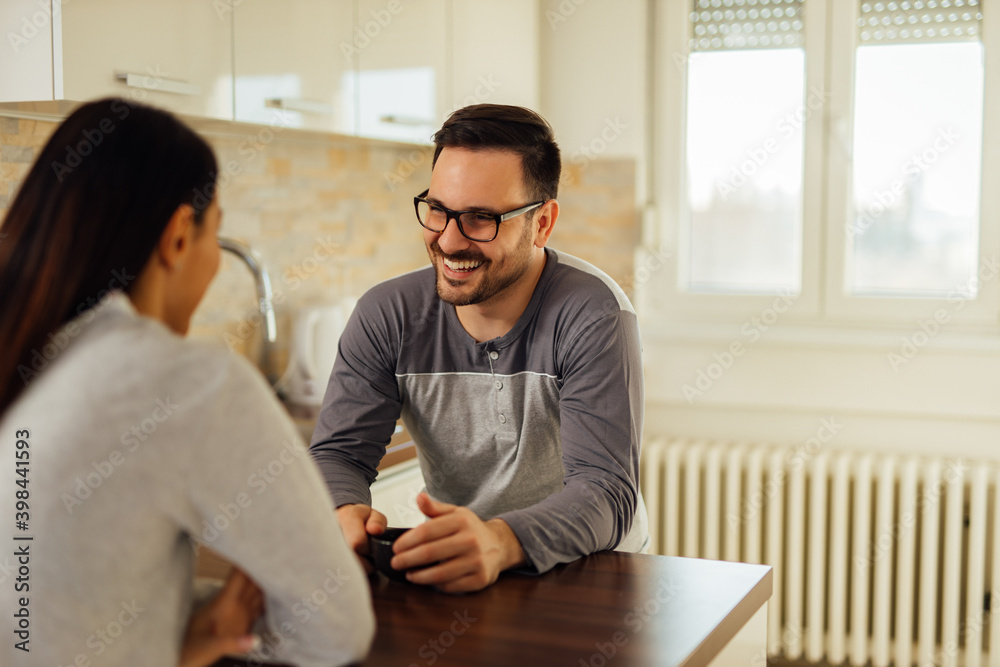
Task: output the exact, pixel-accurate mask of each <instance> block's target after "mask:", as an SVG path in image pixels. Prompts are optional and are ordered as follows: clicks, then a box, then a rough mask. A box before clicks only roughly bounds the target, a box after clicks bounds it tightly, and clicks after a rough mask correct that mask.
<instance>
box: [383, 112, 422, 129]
mask: <svg viewBox="0 0 1000 667" xmlns="http://www.w3.org/2000/svg"><path fill="white" fill-rule="evenodd" d="M379 120H380V121H381V122H383V123H392V124H393V125H410V126H412V127H424V126H425V125H429V126H432V127H433V125H434V121H433V120H429V119H426V118H414V117H413V116H393V115H391V114H390V115H387V116H382V117H380V118H379Z"/></svg>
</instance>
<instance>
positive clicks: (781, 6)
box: [690, 0, 804, 51]
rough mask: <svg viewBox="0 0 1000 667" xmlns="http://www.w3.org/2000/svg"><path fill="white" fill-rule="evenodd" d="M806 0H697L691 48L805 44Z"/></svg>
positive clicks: (758, 47) (692, 15) (737, 48)
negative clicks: (804, 3) (804, 14)
mask: <svg viewBox="0 0 1000 667" xmlns="http://www.w3.org/2000/svg"><path fill="white" fill-rule="evenodd" d="M802 4H803V0H693V2H692V3H691V23H692V26H693V33H694V34H693V35H692V37H691V44H690V46H691V51H736V50H746V49H783V48H801V47H802V46H803V43H804V40H803V35H802Z"/></svg>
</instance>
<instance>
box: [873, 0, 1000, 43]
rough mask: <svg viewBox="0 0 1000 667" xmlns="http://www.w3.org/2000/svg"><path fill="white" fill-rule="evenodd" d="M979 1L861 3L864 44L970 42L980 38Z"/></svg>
mask: <svg viewBox="0 0 1000 667" xmlns="http://www.w3.org/2000/svg"><path fill="white" fill-rule="evenodd" d="M982 20H983V12H982V4H981V0H900V1H895V2H869V1H867V0H864V1H862V2H861V15H860V16H859V17H858V38H859V40H860V43H861V44H863V45H872V46H874V45H878V44H913V43H926V42H969V41H978V40H979V39H980V31H981V24H982Z"/></svg>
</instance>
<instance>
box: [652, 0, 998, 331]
mask: <svg viewBox="0 0 1000 667" xmlns="http://www.w3.org/2000/svg"><path fill="white" fill-rule="evenodd" d="M651 1H652V2H657V4H656V7H655V11H653V12H652V14H653V20H654V22H655V25H654V27H653V38H654V40H655V44H654V48H653V54H654V56H653V57H654V59H655V61H654V63H653V72H654V91H653V95H654V101H653V109H654V111H655V115H654V118H653V120H652V124H653V127H654V135H655V137H656V139H655V143H654V144H653V145H652V146H651V147H650V148H651V156H650V159H651V160H652V163H653V171H654V175H655V176H654V187H655V193H654V194H655V200H656V202H657V205H656V207H655V208H656V214H657V215H656V216H655V219H653V220H651V221H650V223H649V224H651V225H652V226H653V229H651V230H650V229H647V230H646V238H647V239H649V241H650V242H651V244H652V247H653V248H655V250H647V251H646V252H649V253H652V254H653V255H655V257H654V259H655V260H657V261H658V264H657V265H658V266H660V265H661V266H662V267H663V270H660V271H657V272H656V274H655V275H656V280H655V288H654V289H651V290H648V292H649V293H648V294H647V295H645V297H644V298H646V299H647V301H648V302H649V305H651V306H652V309H653V312H655V311H657V310H660V311H661V312H666V313H669V318H670V319H672V320H675V321H679V322H690V323H695V322H698V323H701V322H704V323H711V322H721V321H731V320H732V318H733V316H734V315H739V314H741V313H754V312H759V311H762V310H764V309H766V308H768V307H769V306H770V305H771V304H772V303H773V302H774V299H775V297H776V296H777V295H778V293H770V294H749V295H748V294H706V293H693V292H688V291H686V290H685V289H684V286H683V284H682V282H683V281H682V276H685V275H687V271H686V268H687V267H686V262H687V248H688V241H689V239H688V238H687V231H688V227H689V226H688V224H687V221H689V220H690V213H689V210H688V205H687V183H686V175H687V167H686V154H685V143H686V137H685V135H686V117H685V115H686V90H687V62H688V55H689V40H690V37H691V35H692V28H693V26H692V23H691V21H690V17H689V14H690V12H691V0H651ZM981 9H982V12H983V20H982V33H981V37H982V42H983V50H984V91H983V92H984V96H983V103H984V110H983V153H982V169H981V179H982V187H981V201H980V218H979V265H978V267H977V268H979V267H982V266H984V262H985V261H987V260H994V259H996V260H1000V223H998V222H997V221H1000V3H998V6H993V3H992V2H985V3H984V4H983V5H981ZM859 11H860V9H859V6H858V0H846V1H844V0H837V1H834V0H804V11H803V30H804V32H805V35H804V37H805V40H804V41H805V50H806V68H805V70H806V81H805V90H806V95H807V96H808V95H809V92H810V91H812V90H816V89H819V90H822V91H823V92H824V93H829V97H828V98H827V102H826V104H825V105H824V106H823V107H822V108H821V109H819V110H818V111H816V112H814V113H812V114H811V115H810V117H809V118H808V119H806V122H805V125H804V128H803V129H804V156H803V169H804V173H803V201H802V211H803V218H802V249H801V250H802V275H801V291H800V292H799V294H798V295H794V296H793V297H792V298H793V299H794V304H793V305H792V307H791V308H790V309H789V311H788V313H787V314H785V315H783V316H782V320H783V322H788V323H796V322H799V323H804V324H805V323H809V324H814V323H822V324H848V323H849V324H851V325H854V326H875V327H880V328H885V327H887V326H890V327H893V326H896V327H898V326H900V325H903V326H904V327H909V328H912V326H913V324H914V322H916V321H919V320H921V319H923V318H927V317H928V316H933V315H934V313H936V312H937V311H938V310H939V309H942V308H943V309H945V310H946V312H947V313H948V316H949V320H948V321H949V323H950V324H952V325H956V328H957V329H966V330H977V331H989V332H991V333H995V332H997V331H1000V328H998V326H997V325H998V321H1000V276H996V277H994V278H993V279H991V280H988V281H981V282H980V285H979V291H978V294H977V296H976V298H974V299H967V300H965V301H964V303H963V305H962V306H961V307H956V304H955V302H954V300H952V301H949V300H948V298H947V297H940V298H935V297H913V296H899V297H888V296H886V297H882V296H855V295H851V294H849V293H848V292H847V290H846V280H845V277H846V269H847V261H848V260H849V259H850V257H849V253H850V251H851V245H850V243H849V239H848V237H847V234H846V232H845V229H846V226H845V222H846V221H848V220H849V216H851V215H853V205H852V201H853V192H852V187H853V185H852V181H853V179H852V173H851V147H852V141H853V131H852V127H851V126H852V117H853V93H854V68H855V53H856V47H857V43H858V37H857V24H856V21H857V19H858V15H859ZM989 184H995V185H994V186H993V187H992V188H991V187H988V185H989ZM642 260H643V258H642V257H640V261H642ZM646 261H647V264H649V265H652V264H653V263H654V262H651V261H650V260H649V258H646ZM640 265H641V264H640Z"/></svg>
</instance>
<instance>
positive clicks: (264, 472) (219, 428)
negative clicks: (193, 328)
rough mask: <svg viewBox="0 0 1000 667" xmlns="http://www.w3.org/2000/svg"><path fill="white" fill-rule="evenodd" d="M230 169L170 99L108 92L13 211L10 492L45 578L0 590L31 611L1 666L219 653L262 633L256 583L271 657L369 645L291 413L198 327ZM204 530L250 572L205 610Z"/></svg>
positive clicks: (335, 531)
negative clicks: (199, 545)
mask: <svg viewBox="0 0 1000 667" xmlns="http://www.w3.org/2000/svg"><path fill="white" fill-rule="evenodd" d="M216 172H217V166H216V161H215V157H214V155H213V154H212V151H211V149H210V148H209V147H208V145H207V144H206V143H205V142H204V141H203V140H202V139H200V138H199V137H198V136H197V135H195V134H194V133H193V132H192V131H191V130H190V129H188V128H187V127H185V126H184V125H182V124H181V123H180V122H178V121H177V120H176V119H174V118H173V117H172V116H171V115H170V114H168V113H165V112H162V111H158V110H155V109H152V108H149V107H144V106H139V105H134V104H131V103H127V102H125V101H123V100H102V101H98V102H93V103H90V104H86V105H84V106H82V107H80V108H79V109H78V110H77V111H75V112H74V113H73V114H72V115H71V116H70V117H69V118H68V119H66V121H65V122H64V123H63V124H62V125H60V127H59V128H58V129H56V131H55V133H54V134H53V136H52V138H51V139H50V140H49V142H48V143H47V145H46V146H45V147H44V149H43V150H42V152H41V154H40V155H39V157H38V160H37V161H36V163H35V164H34V165H33V167H32V168H31V170H30V172H29V173H28V175H27V177H26V178H25V180H24V183H23V184H22V186H21V189H20V191H19V192H18V194H17V197H16V198H15V199H14V201H13V203H12V204H11V206H10V209H9V211H8V214H7V217H6V219H5V220H4V222H3V225H2V226H0V234H2V235H0V239H2V240H0V295H3V296H2V297H0V298H2V303H3V307H2V308H3V313H2V317H0V350H3V353H2V356H0V455H2V465H0V470H2V472H0V482H2V483H0V498H2V499H3V506H4V510H3V516H10V514H11V513H12V512H13V511H17V512H18V515H17V520H18V521H23V523H21V524H17V526H18V529H17V530H16V532H17V535H16V537H22V538H30V539H23V540H18V541H14V542H10V543H9V544H14V545H15V546H16V547H17V548H19V549H21V548H26V549H28V552H24V551H22V552H21V553H26V554H29V555H25V556H24V557H23V558H24V560H26V561H28V564H27V567H28V568H29V573H28V576H27V577H26V579H25V581H24V582H23V586H24V587H23V588H17V589H16V590H15V587H14V586H13V585H12V584H11V582H7V583H5V584H4V585H3V586H2V588H0V590H2V593H0V600H2V604H0V606H2V608H3V609H5V610H8V609H13V610H15V611H14V612H13V613H15V614H17V613H20V611H21V610H22V609H24V610H25V611H24V612H23V614H22V615H21V616H20V617H14V619H13V621H12V620H11V616H10V615H9V614H6V613H5V614H4V615H5V617H6V618H7V619H8V620H7V623H13V624H14V630H15V642H11V641H10V640H9V639H8V640H7V641H4V642H3V643H2V646H3V648H0V663H2V664H12V665H20V664H53V665H83V664H100V665H129V666H132V665H140V664H141V665H165V666H166V665H169V666H170V667H174V666H176V665H178V664H184V665H186V666H188V667H194V666H196V665H205V664H210V663H211V662H212V661H214V660H215V659H216V658H217V657H218V656H219V655H221V654H222V653H223V652H227V651H232V650H246V649H248V648H250V646H251V638H250V637H249V636H248V634H247V633H248V630H249V625H250V623H251V622H252V621H253V618H254V617H255V616H256V614H258V613H259V612H260V608H261V601H260V599H259V595H258V594H257V593H256V587H255V586H254V585H253V583H252V582H251V580H253V581H254V582H256V583H257V585H258V586H259V587H260V589H261V590H262V591H263V598H264V606H265V607H266V612H265V613H264V616H263V618H262V619H261V620H262V621H264V622H265V625H266V632H264V646H263V647H261V649H260V656H261V657H264V658H270V659H274V660H278V661H285V662H294V663H296V664H301V665H314V664H315V665H330V664H333V663H346V662H353V661H356V660H358V659H360V658H361V657H362V656H363V655H364V654H365V653H366V651H367V649H368V647H369V645H370V643H371V638H372V635H373V632H374V621H373V615H372V608H371V600H370V594H369V591H368V585H367V581H366V579H365V576H364V573H363V571H362V569H361V567H360V564H359V563H358V561H357V559H356V558H355V557H354V556H353V554H352V553H351V552H350V551H349V550H348V548H347V546H346V545H345V542H344V538H343V536H342V534H341V532H340V529H339V526H338V524H337V521H336V517H335V514H334V511H333V506H332V504H331V501H330V499H329V495H328V494H327V492H326V489H325V486H324V484H323V482H322V480H321V478H320V476H319V474H318V473H317V471H316V470H315V468H314V467H313V466H312V463H311V461H310V459H309V457H308V456H307V454H306V452H305V450H304V447H303V444H302V442H301V440H300V438H299V436H298V435H297V432H296V430H295V427H294V426H293V424H292V423H291V422H290V420H289V419H288V417H287V416H286V415H285V413H284V412H283V410H282V408H281V406H280V405H279V404H277V403H276V401H275V400H274V398H273V395H272V394H271V392H270V389H269V387H268V386H267V385H266V383H265V382H264V381H263V379H262V378H261V376H260V373H258V372H257V371H256V369H254V368H253V367H252V366H251V365H250V364H249V363H247V362H246V361H245V360H243V359H242V358H241V357H239V356H237V355H232V354H229V353H227V352H225V350H224V348H221V346H218V347H216V346H210V345H206V344H202V343H195V342H191V341H186V340H184V339H183V338H182V336H183V335H184V334H185V333H186V332H187V330H188V327H189V324H190V321H191V316H192V314H193V312H194V310H195V308H196V306H197V305H198V303H199V301H200V300H201V298H202V296H203V295H204V294H205V291H206V289H207V287H208V285H209V283H210V282H211V280H212V278H213V276H214V275H215V273H216V271H217V269H218V266H219V249H218V245H217V242H216V235H217V232H218V230H219V225H220V220H221V217H222V214H221V211H220V210H219V205H218V202H217V201H216V199H215V197H214V189H215V176H216ZM15 497H16V500H15ZM15 502H20V503H22V504H21V505H19V506H15V504H14V503H15ZM12 518H13V517H12ZM192 537H194V538H197V539H199V540H200V541H202V542H207V543H209V545H210V546H211V547H212V548H213V549H214V550H215V551H217V552H219V553H221V554H222V555H223V556H225V557H226V558H228V559H229V560H231V561H232V562H234V563H235V564H237V566H238V567H239V568H240V570H242V571H243V572H245V573H246V575H247V576H244V575H243V574H242V573H240V572H237V574H235V575H234V576H233V577H232V578H231V579H230V581H229V582H228V584H227V586H226V587H225V589H224V590H223V592H222V593H220V595H219V596H218V597H217V598H216V599H215V600H214V602H213V603H212V604H210V605H209V606H208V607H206V608H204V609H203V610H202V611H201V612H199V614H197V615H195V616H194V617H191V614H190V610H191V607H192V604H193V600H192V598H193V595H192V585H191V581H192V570H193V562H194V551H193V549H192V544H191V539H190V538H192ZM3 552H4V553H6V552H8V549H7V548H4V550H3ZM248 577H249V578H248ZM3 632H4V634H7V636H8V637H9V636H10V635H9V634H8V633H9V626H5V627H4V628H3ZM18 633H20V634H18ZM22 642H23V643H22ZM182 649H183V651H182ZM25 650H26V651H29V652H23V651H25Z"/></svg>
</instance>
